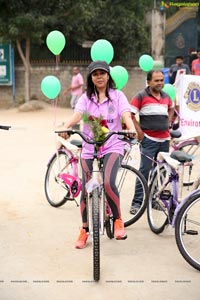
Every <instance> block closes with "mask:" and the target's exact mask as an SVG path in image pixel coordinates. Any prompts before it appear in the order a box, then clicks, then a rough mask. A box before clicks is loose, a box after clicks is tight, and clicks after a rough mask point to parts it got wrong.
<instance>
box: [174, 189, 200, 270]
mask: <svg viewBox="0 0 200 300" xmlns="http://www.w3.org/2000/svg"><path fill="white" fill-rule="evenodd" d="M175 237H176V243H177V246H178V249H179V251H180V253H181V255H182V256H183V258H184V259H185V260H186V261H187V262H188V263H189V264H190V265H191V266H192V267H194V268H195V269H197V270H199V271H200V192H199V193H198V194H195V195H193V196H191V197H190V198H189V199H188V201H187V202H186V203H185V204H184V205H183V207H182V208H181V210H180V211H179V213H178V215H177V219H176V222H175Z"/></svg>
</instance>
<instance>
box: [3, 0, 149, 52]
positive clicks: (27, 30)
mask: <svg viewBox="0 0 200 300" xmlns="http://www.w3.org/2000/svg"><path fill="white" fill-rule="evenodd" d="M151 4H152V0H140V1H135V0H126V1H124V0H123V1H122V0H76V1H72V0H66V1H64V0H56V1H55V0H49V1H48V0H40V1H39V0H18V1H15V0H0V11H1V15H0V36H3V37H4V38H6V39H7V40H11V41H15V40H16V39H18V40H21V41H22V40H23V39H26V37H30V39H31V42H32V43H36V44H39V43H41V42H42V41H44V40H45V38H46V36H47V34H48V33H49V32H50V31H51V30H60V31H62V32H63V34H64V35H65V36H66V38H67V41H69V43H72V44H73V43H76V44H80V45H81V44H82V42H83V41H85V40H93V41H95V40H97V39H100V38H104V39H107V40H109V41H110V42H111V43H112V44H113V46H115V45H119V43H120V47H121V49H122V53H123V55H125V54H126V53H127V52H128V51H130V50H133V51H136V52H142V51H144V50H145V49H146V47H147V44H148V40H149V29H148V28H147V26H146V25H145V23H146V22H145V13H146V11H147V10H148V9H150V8H151V7H150V6H151Z"/></svg>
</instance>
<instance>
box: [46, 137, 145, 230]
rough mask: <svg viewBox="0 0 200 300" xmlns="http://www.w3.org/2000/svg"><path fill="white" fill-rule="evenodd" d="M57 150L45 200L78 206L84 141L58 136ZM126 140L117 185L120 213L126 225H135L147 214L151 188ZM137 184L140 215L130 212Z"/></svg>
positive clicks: (48, 174)
mask: <svg viewBox="0 0 200 300" xmlns="http://www.w3.org/2000/svg"><path fill="white" fill-rule="evenodd" d="M57 143H58V145H57V147H58V150H57V151H56V153H54V154H53V156H52V157H51V159H50V160H49V161H48V164H47V170H46V174H45V180H44V190H45V195H46V199H47V201H48V202H49V204H50V205H51V206H53V207H60V206H62V205H64V204H65V203H67V202H68V201H75V203H76V205H77V206H78V198H79V195H80V192H81V170H80V164H79V156H80V152H81V147H82V142H81V140H77V139H75V140H71V141H70V142H69V141H68V140H65V139H63V138H62V137H60V136H59V137H58V141H57ZM127 143H128V140H127V141H124V148H125V155H124V158H123V160H122V164H121V167H120V168H119V170H118V174H117V186H118V191H119V194H120V198H121V199H126V201H123V202H122V203H121V210H122V215H123V219H124V223H125V226H129V225H131V224H133V223H135V222H136V221H137V220H138V219H139V218H140V217H141V216H142V214H143V213H144V211H145V209H146V205H147V195H148V186H147V182H146V180H145V178H144V177H143V175H142V174H141V173H140V172H139V171H138V170H137V169H136V168H134V167H133V166H132V165H130V164H131V163H132V156H131V154H130V152H131V151H132V148H131V147H130V146H129V145H128V144H127ZM136 182H138V183H140V186H141V195H142V199H143V201H142V205H141V207H140V209H139V210H138V212H137V214H135V215H131V214H130V213H129V210H130V203H131V202H132V199H133V198H134V190H135V185H136Z"/></svg>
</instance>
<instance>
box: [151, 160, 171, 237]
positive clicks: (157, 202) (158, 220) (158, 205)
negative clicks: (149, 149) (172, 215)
mask: <svg viewBox="0 0 200 300" xmlns="http://www.w3.org/2000/svg"><path fill="white" fill-rule="evenodd" d="M159 173H160V174H158V172H157V171H155V173H154V174H153V177H152V180H151V183H150V186H149V201H148V205H147V219H148V223H149V226H150V228H151V230H152V231H153V232H154V233H156V234H159V233H161V232H163V230H164V229H165V226H166V225H167V224H168V210H167V208H166V207H165V205H164V203H163V201H162V200H161V199H160V197H159V196H157V195H156V193H157V192H158V186H159V184H158V180H159V177H160V183H161V185H162V184H163V182H164V178H165V177H166V175H167V170H166V167H165V164H163V165H162V166H161V167H160V171H159ZM168 190H169V191H170V190H171V184H170V183H169V185H168Z"/></svg>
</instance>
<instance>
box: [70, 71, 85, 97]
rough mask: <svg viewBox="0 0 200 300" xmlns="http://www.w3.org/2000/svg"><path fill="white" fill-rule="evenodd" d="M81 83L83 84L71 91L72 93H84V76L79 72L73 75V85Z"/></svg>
mask: <svg viewBox="0 0 200 300" xmlns="http://www.w3.org/2000/svg"><path fill="white" fill-rule="evenodd" d="M80 84H82V86H81V87H79V88H77V89H75V90H73V91H71V94H72V95H75V96H80V95H81V94H82V93H83V77H82V75H81V74H80V73H78V74H76V75H73V76H72V82H71V86H72V87H75V86H78V85H80Z"/></svg>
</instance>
